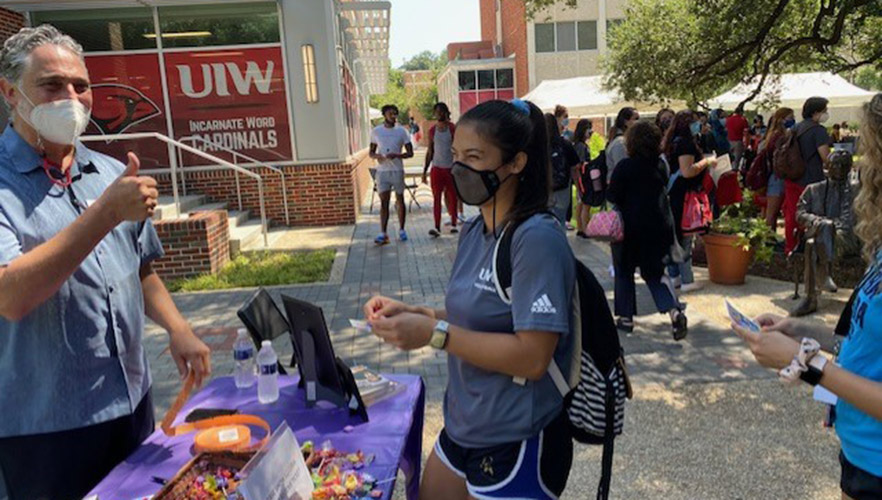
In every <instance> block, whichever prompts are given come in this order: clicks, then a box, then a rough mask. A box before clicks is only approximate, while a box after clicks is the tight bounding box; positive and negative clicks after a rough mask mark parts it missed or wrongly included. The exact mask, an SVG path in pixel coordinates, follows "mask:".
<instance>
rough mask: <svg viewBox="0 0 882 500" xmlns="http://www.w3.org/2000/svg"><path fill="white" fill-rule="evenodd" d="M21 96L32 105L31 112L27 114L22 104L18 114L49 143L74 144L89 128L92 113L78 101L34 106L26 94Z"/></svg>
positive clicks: (72, 100) (63, 101)
mask: <svg viewBox="0 0 882 500" xmlns="http://www.w3.org/2000/svg"><path fill="white" fill-rule="evenodd" d="M21 95H22V96H23V97H24V98H25V99H27V101H28V104H30V106H31V112H30V113H25V112H24V110H23V109H21V103H20V104H19V110H18V114H19V115H20V116H21V117H22V118H24V119H25V120H27V122H28V123H29V124H30V125H31V127H34V130H36V131H37V133H38V134H40V137H42V138H43V139H46V140H47V141H49V142H53V143H55V144H64V145H69V144H73V143H74V142H75V141H76V140H77V138H78V137H79V136H81V135H82V134H83V132H85V130H86V127H88V126H89V115H90V111H89V109H88V108H86V107H85V106H83V104H82V103H81V102H80V101H78V100H76V99H62V100H59V101H50V102H44V103H43V104H40V105H39V106H34V104H33V102H32V101H31V100H30V99H29V98H28V96H26V95H25V94H24V92H21Z"/></svg>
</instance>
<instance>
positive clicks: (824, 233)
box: [790, 151, 861, 316]
mask: <svg viewBox="0 0 882 500" xmlns="http://www.w3.org/2000/svg"><path fill="white" fill-rule="evenodd" d="M852 164H853V160H852V156H851V153H849V152H847V151H834V152H833V153H831V154H830V158H829V162H828V168H827V180H825V181H821V182H816V183H814V184H809V186H808V187H806V189H805V191H804V192H803V193H802V196H800V197H799V205H798V207H797V209H796V220H797V223H798V224H799V227H800V228H802V229H803V230H804V231H805V234H804V238H805V259H804V260H805V290H806V296H805V297H803V299H802V300H801V301H800V302H799V304H797V306H796V308H794V309H793V311H791V312H790V315H791V316H805V315H807V314H811V313H813V312H815V311H816V310H817V309H818V294H819V289H818V288H819V285H820V287H821V288H822V289H823V290H826V291H828V292H835V291H836V290H837V286H836V282H835V281H833V277H832V276H831V272H832V268H833V262H834V261H835V260H838V259H841V258H843V257H848V256H852V255H859V254H860V250H861V244H860V241H859V240H858V238H857V236H856V235H855V234H854V225H855V215H854V208H853V207H854V199H855V197H856V196H857V191H858V183H857V181H856V179H854V176H853V175H852Z"/></svg>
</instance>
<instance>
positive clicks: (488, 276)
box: [475, 267, 496, 293]
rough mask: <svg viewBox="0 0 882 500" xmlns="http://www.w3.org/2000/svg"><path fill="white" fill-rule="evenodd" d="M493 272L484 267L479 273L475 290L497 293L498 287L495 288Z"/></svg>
mask: <svg viewBox="0 0 882 500" xmlns="http://www.w3.org/2000/svg"><path fill="white" fill-rule="evenodd" d="M492 282H493V271H492V270H490V269H487V268H486V267H482V268H481V271H480V272H479V273H478V279H476V280H475V288H477V289H478V290H484V291H485V292H491V293H496V287H495V286H493V283H492Z"/></svg>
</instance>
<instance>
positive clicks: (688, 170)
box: [662, 109, 717, 292]
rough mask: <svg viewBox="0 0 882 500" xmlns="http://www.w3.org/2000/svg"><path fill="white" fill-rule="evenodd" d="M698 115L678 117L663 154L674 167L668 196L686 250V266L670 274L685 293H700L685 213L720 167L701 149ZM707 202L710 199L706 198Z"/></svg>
mask: <svg viewBox="0 0 882 500" xmlns="http://www.w3.org/2000/svg"><path fill="white" fill-rule="evenodd" d="M694 120H695V114H694V113H693V112H692V111H691V110H688V109H686V110H683V111H680V112H679V113H677V115H676V116H674V123H673V125H671V127H670V128H669V129H668V131H667V133H665V138H664V141H663V142H662V150H663V151H664V154H665V157H666V158H667V159H668V163H669V164H670V166H671V171H672V172H673V173H672V174H671V178H670V180H669V181H668V186H669V187H668V196H669V198H670V202H671V213H672V214H673V217H674V231H675V232H676V235H677V242H678V243H679V244H680V246H681V247H682V248H683V250H684V253H685V255H684V258H683V262H682V263H677V264H671V265H669V266H668V274H669V275H670V277H671V279H672V280H673V285H674V287H675V288H679V289H680V290H681V291H682V292H691V291H694V290H698V289H699V288H700V286H699V285H698V284H697V283H695V276H694V275H693V274H692V243H693V240H694V238H695V233H684V231H683V210H684V207H685V206H686V199H687V197H695V196H694V195H690V193H697V194H702V193H703V189H704V188H703V185H704V176H705V175H706V174H707V168H708V167H712V166H714V165H715V164H716V162H717V160H716V158H715V157H709V158H702V152H701V149H699V147H698V144H696V142H695V136H694V135H692V128H691V127H692V123H693V121H694ZM703 199H704V200H707V197H706V195H705V196H704V198H703Z"/></svg>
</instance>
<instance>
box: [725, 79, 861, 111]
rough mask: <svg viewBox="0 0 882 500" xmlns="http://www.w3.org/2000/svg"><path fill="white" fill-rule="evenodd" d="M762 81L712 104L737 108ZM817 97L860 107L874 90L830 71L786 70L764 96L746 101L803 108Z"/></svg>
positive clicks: (834, 105) (740, 87)
mask: <svg viewBox="0 0 882 500" xmlns="http://www.w3.org/2000/svg"><path fill="white" fill-rule="evenodd" d="M758 81H759V80H758V78H757V79H754V81H753V82H751V83H750V84H749V85H745V84H741V85H738V86H736V87H735V88H733V89H732V90H730V91H728V92H726V93H725V94H722V95H719V96H717V97H715V98H713V99H711V100H710V101H709V103H710V105H711V106H712V107H715V108H725V109H733V108H734V107H735V106H737V105H738V103H740V102H741V101H743V100H744V98H745V97H747V95H748V94H749V93H750V92H751V90H752V89H753V88H754V87H755V86H756V83H757V82H758ZM814 96H818V97H825V98H827V99H829V100H830V104H829V107H830V108H857V107H859V106H861V105H863V103H865V102H867V101H869V100H870V98H872V97H873V92H870V91H867V90H864V89H862V88H860V87H858V86H856V85H852V84H851V83H849V82H848V81H847V80H846V79H845V78H842V77H841V76H839V75H834V74H833V73H829V72H822V73H785V74H782V75H780V76H779V77H777V78H772V79H771V80H770V81H768V82H767V83H766V84H765V85H764V86H763V90H762V92H761V93H760V95H758V96H757V98H756V99H754V101H752V102H749V103H747V104H745V108H747V109H771V108H775V107H777V106H779V105H780V106H786V107H788V108H793V109H794V110H800V109H802V105H803V103H805V100H806V99H808V98H809V97H814ZM769 101H772V102H776V103H777V105H769V104H768V103H769ZM757 103H759V104H757ZM797 114H798V111H797Z"/></svg>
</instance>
